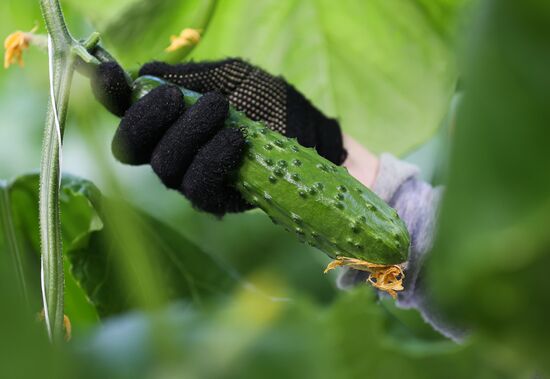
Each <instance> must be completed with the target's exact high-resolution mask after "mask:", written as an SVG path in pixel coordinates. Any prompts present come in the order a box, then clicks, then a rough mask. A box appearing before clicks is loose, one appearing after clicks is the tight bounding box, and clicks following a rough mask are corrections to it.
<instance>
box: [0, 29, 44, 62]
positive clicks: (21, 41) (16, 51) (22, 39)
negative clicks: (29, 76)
mask: <svg viewBox="0 0 550 379" xmlns="http://www.w3.org/2000/svg"><path fill="white" fill-rule="evenodd" d="M36 29H37V27H34V28H33V29H32V30H31V31H30V32H22V31H19V30H18V31H16V32H14V33H12V34H10V35H9V36H7V37H6V39H5V40H4V49H5V50H6V51H5V53H4V68H8V67H10V65H12V64H14V63H15V62H17V63H18V64H19V66H21V67H23V65H24V63H23V50H25V49H26V48H28V47H29V41H30V39H31V37H32V33H34V32H35V31H36Z"/></svg>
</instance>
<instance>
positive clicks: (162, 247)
mask: <svg viewBox="0 0 550 379" xmlns="http://www.w3.org/2000/svg"><path fill="white" fill-rule="evenodd" d="M2 195H3V196H2V205H3V206H2V216H3V217H2V219H3V220H5V221H4V222H3V224H2V225H3V228H2V233H1V234H2V238H0V241H6V243H5V245H6V252H9V253H10V254H11V255H12V257H17V258H19V260H21V261H22V262H21V263H20V265H21V267H22V273H23V276H24V278H25V283H27V285H28V286H30V289H29V290H28V292H29V296H31V297H32V299H33V300H34V307H36V308H37V307H38V306H39V298H40V296H39V293H40V289H39V283H38V280H39V272H38V267H39V263H38V259H37V258H38V257H39V251H40V250H39V246H40V245H39V233H38V175H34V174H33V175H26V176H21V177H19V178H17V179H16V180H14V181H12V182H10V183H6V184H4V186H3V187H2ZM4 205H5V206H4ZM112 209H116V210H117V211H119V210H120V207H116V206H115V205H114V203H113V201H112V200H107V199H105V198H102V196H101V194H100V193H99V191H98V189H97V188H96V187H95V186H94V185H93V184H92V183H91V182H89V181H86V180H83V179H80V178H77V177H74V176H70V175H69V176H67V175H66V176H64V178H63V183H62V192H61V212H62V232H63V247H64V254H65V256H66V258H68V260H67V261H66V263H70V265H69V264H67V267H66V273H67V276H66V307H65V308H66V313H67V314H68V315H69V316H70V317H71V319H72V320H73V323H75V324H76V325H77V326H80V325H87V324H90V323H92V322H94V320H95V319H97V314H99V315H100V316H105V315H108V314H113V313H117V312H121V311H124V310H127V309H129V308H130V307H131V306H133V305H135V299H133V298H132V296H131V294H132V291H129V289H128V288H127V287H126V283H125V282H124V280H123V279H122V277H121V275H123V274H122V273H123V270H119V269H117V265H118V264H119V261H118V260H117V259H116V256H117V254H120V251H119V249H120V248H121V247H120V246H121V245H120V244H119V242H117V241H113V236H116V235H119V233H118V232H116V231H115V230H113V227H112V224H111V222H110V220H111V219H112V217H110V216H109V214H110V212H113V211H112ZM125 210H126V211H128V212H132V215H131V217H132V218H131V219H132V221H133V222H134V223H133V224H132V228H133V230H134V231H135V233H140V237H139V238H140V241H142V240H143V241H145V242H146V243H147V248H148V249H149V250H150V251H151V252H152V253H153V254H152V255H153V259H152V264H154V265H155V266H156V268H157V269H158V270H159V272H160V273H161V275H162V278H163V279H164V282H163V284H165V285H166V286H167V287H166V288H165V290H167V292H168V296H169V298H173V299H182V298H183V299H187V300H189V301H191V302H193V303H194V304H195V305H200V304H202V303H203V302H204V301H205V300H206V299H207V298H208V297H209V296H213V295H220V294H225V293H227V291H228V290H229V289H230V288H232V286H233V285H234V284H235V283H237V282H238V279H237V276H236V274H234V273H233V272H230V270H228V269H225V268H222V267H221V266H220V265H219V263H218V262H217V261H215V260H214V259H213V258H211V257H210V256H209V255H208V254H206V253H204V252H203V251H201V250H200V249H199V248H197V247H196V246H195V245H194V244H192V243H191V242H189V241H188V240H187V239H185V238H184V237H183V236H181V235H180V234H179V233H177V232H175V231H174V230H173V229H171V228H169V227H168V226H166V225H164V224H163V223H161V222H160V221H158V220H156V219H154V218H153V217H151V216H148V215H146V214H145V213H143V212H140V211H136V210H133V211H132V210H128V208H127V207H126V208H125ZM10 241H11V242H10ZM8 243H9V244H10V246H8ZM121 243H122V244H127V242H125V241H122V242H121ZM69 268H70V270H69ZM83 291H84V292H83ZM86 298H88V299H89V301H90V302H91V304H90V303H88V302H87V301H86V300H85V299H86ZM91 305H93V307H92V306H91ZM38 309H39V308H37V310H38Z"/></svg>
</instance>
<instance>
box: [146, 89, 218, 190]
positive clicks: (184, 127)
mask: <svg viewBox="0 0 550 379" xmlns="http://www.w3.org/2000/svg"><path fill="white" fill-rule="evenodd" d="M228 111H229V102H228V101H227V99H226V98H225V97H224V96H223V95H221V94H219V93H216V92H209V93H207V94H205V95H203V96H202V97H200V98H199V100H198V101H197V102H196V103H195V104H194V105H192V106H191V107H190V108H189V109H188V110H187V111H186V112H185V113H184V114H183V115H182V116H181V117H180V118H179V119H178V120H177V121H176V122H175V123H174V124H173V125H172V126H171V127H170V129H168V131H167V132H166V133H165V134H164V135H163V137H162V139H161V140H160V142H159V143H158V145H157V147H156V148H155V150H154V151H153V155H152V157H151V167H152V168H153V170H154V171H155V173H156V174H157V175H158V176H159V178H160V179H161V180H162V182H163V183H164V184H165V185H166V186H167V187H169V188H173V189H177V188H179V186H180V185H181V183H182V180H183V175H184V174H185V172H186V171H187V168H188V167H189V165H190V164H191V162H192V161H193V157H194V156H195V154H197V151H198V150H199V149H200V148H201V147H202V146H203V145H204V144H205V143H207V142H208V141H209V140H210V139H211V138H212V137H213V136H214V135H215V134H216V132H217V131H218V130H220V129H221V128H222V127H223V124H224V121H225V118H226V117H227V113H228Z"/></svg>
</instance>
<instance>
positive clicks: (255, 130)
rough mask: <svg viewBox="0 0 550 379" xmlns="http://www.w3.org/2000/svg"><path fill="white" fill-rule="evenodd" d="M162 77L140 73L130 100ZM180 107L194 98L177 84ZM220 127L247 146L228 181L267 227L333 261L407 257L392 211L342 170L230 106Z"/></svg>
mask: <svg viewBox="0 0 550 379" xmlns="http://www.w3.org/2000/svg"><path fill="white" fill-rule="evenodd" d="M167 83H168V82H166V81H164V80H163V79H159V78H156V77H152V76H142V77H139V78H138V79H136V81H135V82H134V84H133V98H134V101H136V100H137V99H139V98H141V97H142V96H144V95H146V94H147V93H148V92H149V91H151V90H152V89H153V88H155V87H157V86H159V85H162V84H167ZM180 89H181V92H182V94H183V97H184V100H185V103H186V105H191V104H193V103H195V102H196V101H197V99H198V98H199V97H200V96H201V95H200V94H199V93H196V92H193V91H189V90H187V89H184V88H181V87H180ZM225 127H228V128H240V129H241V130H242V131H243V133H244V134H245V137H246V141H247V150H246V152H245V155H244V158H243V162H242V164H241V166H240V168H239V170H238V171H237V172H236V173H235V178H234V185H235V187H236V188H237V189H238V191H239V192H241V194H242V195H243V197H244V198H245V199H246V200H247V201H248V202H250V203H251V204H253V205H256V206H257V207H259V208H260V209H262V210H263V211H264V212H265V213H267V214H268V215H269V217H270V218H271V220H272V221H273V222H274V223H275V224H279V225H282V226H283V227H284V228H285V229H287V230H289V231H291V232H294V233H296V235H297V236H298V238H299V239H300V240H301V241H304V242H307V243H308V244H310V245H312V246H315V247H317V248H319V249H320V250H322V251H323V252H325V253H326V254H327V255H328V256H329V257H331V258H333V259H342V258H353V259H357V260H360V261H367V262H370V263H374V264H379V265H395V264H399V263H402V262H404V261H405V260H406V259H407V254H408V248H409V243H410V239H409V234H408V232H407V228H406V226H405V224H404V223H403V221H402V220H401V219H400V218H399V217H398V215H397V213H396V211H395V210H394V209H392V208H391V207H390V206H389V205H387V204H386V203H385V202H384V201H383V200H381V199H380V198H379V197H378V196H376V195H375V194H374V193H373V192H372V191H370V190H369V189H368V188H366V187H365V186H363V185H362V184H361V183H360V182H359V181H357V180H356V179H354V178H353V177H352V176H351V175H350V174H349V173H348V172H347V170H346V169H345V168H344V167H339V166H336V165H334V164H333V163H332V162H329V161H328V160H326V159H324V158H322V157H321V156H320V155H319V154H317V152H316V151H315V150H314V149H312V148H306V147H303V146H301V145H300V144H298V142H297V141H296V140H295V139H290V138H287V137H285V136H283V135H281V134H280V133H277V132H275V131H272V130H271V129H269V128H268V127H266V126H265V125H264V124H263V123H261V122H257V121H252V120H250V119H249V118H247V117H246V116H245V115H244V113H242V112H239V111H237V110H235V109H234V108H231V109H230V112H229V116H228V118H227V120H226V122H225Z"/></svg>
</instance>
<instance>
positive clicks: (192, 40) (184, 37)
mask: <svg viewBox="0 0 550 379" xmlns="http://www.w3.org/2000/svg"><path fill="white" fill-rule="evenodd" d="M200 39H201V31H200V30H198V29H191V28H186V29H183V30H182V31H181V33H180V35H179V36H175V35H173V36H170V46H168V47H167V48H166V50H165V51H167V52H172V51H176V50H178V49H180V48H182V47H184V46H193V45H196V44H197V43H199V41H200Z"/></svg>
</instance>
